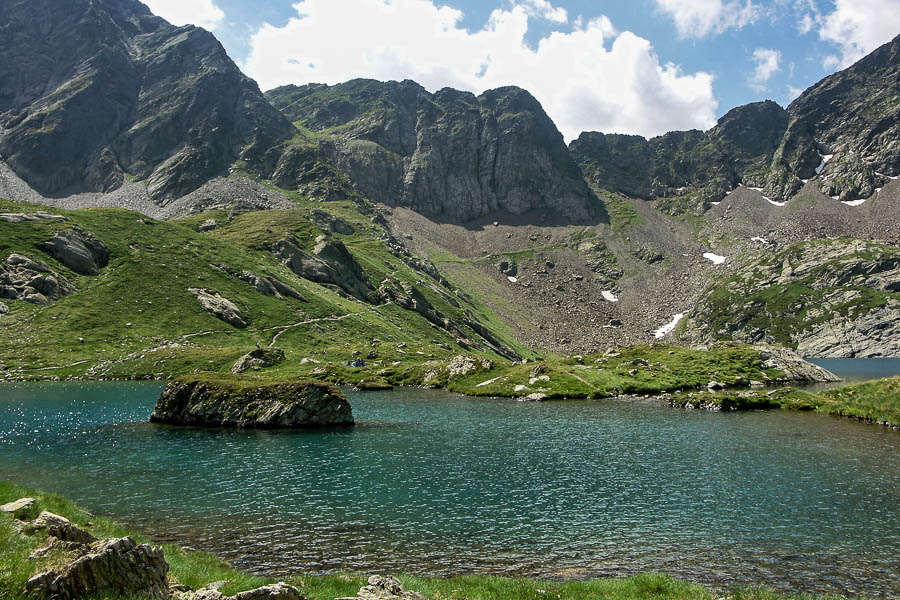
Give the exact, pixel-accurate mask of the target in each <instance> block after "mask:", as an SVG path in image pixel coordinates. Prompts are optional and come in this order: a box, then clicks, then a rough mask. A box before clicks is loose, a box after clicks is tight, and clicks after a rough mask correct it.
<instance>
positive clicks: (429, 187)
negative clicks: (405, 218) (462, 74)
mask: <svg viewBox="0 0 900 600" xmlns="http://www.w3.org/2000/svg"><path fill="white" fill-rule="evenodd" d="M267 97H268V99H269V100H270V101H271V102H272V104H273V105H274V106H275V107H277V108H278V109H280V110H281V111H282V112H283V113H284V114H285V115H286V116H287V117H288V118H289V119H291V120H292V121H295V122H299V123H300V124H302V125H303V126H304V127H306V128H308V129H310V130H312V131H314V132H316V133H317V134H320V136H321V135H323V134H324V138H323V137H320V139H319V141H318V143H317V151H318V152H319V153H320V157H324V159H325V160H327V161H328V162H329V163H331V164H333V165H335V170H338V171H340V172H343V173H346V175H347V176H348V177H349V179H350V180H351V181H352V183H353V185H354V186H355V188H356V189H357V190H358V191H359V192H360V193H361V194H362V195H364V196H366V197H367V198H370V199H372V200H376V201H381V202H384V203H386V204H389V205H392V206H406V207H409V208H412V209H414V210H416V211H418V212H421V213H423V214H425V215H427V216H429V217H433V218H437V219H441V220H450V221H454V222H467V221H471V220H474V219H478V218H481V217H484V216H486V215H488V214H492V213H495V212H504V211H505V212H509V213H512V214H517V215H518V214H522V213H525V212H528V211H531V210H535V209H547V210H551V211H554V212H556V213H557V214H559V215H561V216H562V217H564V218H568V219H572V220H580V221H586V220H592V219H604V218H605V211H604V209H603V206H602V204H601V203H600V202H599V200H597V198H596V197H595V196H594V195H593V193H592V192H591V191H590V190H589V189H588V187H587V185H586V184H585V182H584V180H583V178H582V177H581V174H580V172H579V170H578V167H577V165H576V164H575V163H574V162H573V161H572V158H571V156H570V155H569V153H568V151H567V149H566V146H565V143H564V141H563V137H562V135H561V134H560V133H559V131H558V130H557V129H556V126H555V125H554V124H553V122H552V121H551V120H550V118H549V117H548V116H547V114H546V113H545V112H544V110H543V108H542V107H541V105H540V103H539V102H538V101H537V100H536V99H535V98H534V97H533V96H532V95H531V94H530V93H528V92H527V91H525V90H522V89H521V88H515V87H506V88H499V89H496V90H489V91H487V92H484V93H483V94H481V95H480V96H477V97H476V96H475V95H474V94H472V93H470V92H465V91H459V90H454V89H451V88H444V89H441V90H439V91H437V92H435V93H434V94H431V93H429V92H428V91H427V90H425V89H424V88H422V87H421V86H419V85H418V84H416V83H414V82H411V81H403V82H396V81H390V82H378V81H372V80H364V79H355V80H352V81H349V82H347V83H344V84H339V85H335V86H321V85H307V86H302V87H297V86H285V87H281V88H278V89H275V90H272V91H270V92H268V94H267ZM309 145H310V143H309V141H308V140H304V141H302V142H299V143H298V144H296V145H295V146H294V147H293V148H291V147H289V148H287V149H286V150H285V153H284V154H283V155H282V160H281V161H280V164H279V165H278V166H277V167H276V173H295V172H296V169H292V168H291V166H290V164H287V163H291V162H296V161H301V160H302V161H307V162H308V161H309V160H310V157H309V150H308V148H309ZM299 146H303V147H304V148H306V150H304V151H302V152H301V151H300V149H299ZM286 157H289V158H286ZM281 183H283V184H285V185H287V186H288V187H294V186H300V185H304V183H305V182H304V181H303V180H302V177H300V176H299V174H298V178H297V179H296V180H293V181H292V180H290V179H287V180H285V179H281Z"/></svg>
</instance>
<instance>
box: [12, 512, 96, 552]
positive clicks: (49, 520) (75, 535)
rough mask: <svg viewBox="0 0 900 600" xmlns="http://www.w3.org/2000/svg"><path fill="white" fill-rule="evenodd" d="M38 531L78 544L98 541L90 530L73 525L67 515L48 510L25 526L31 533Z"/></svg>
mask: <svg viewBox="0 0 900 600" xmlns="http://www.w3.org/2000/svg"><path fill="white" fill-rule="evenodd" d="M38 532H46V533H47V535H49V536H52V537H55V538H59V539H60V540H62V541H64V542H74V543H76V544H90V543H93V542H96V541H97V538H95V537H94V536H93V535H91V533H90V532H88V531H85V530H84V529H82V528H81V527H78V526H77V525H73V524H72V523H71V522H70V521H69V520H68V519H66V518H65V517H61V516H59V515H55V514H53V513H51V512H47V511H43V512H41V514H39V515H38V517H37V518H36V519H35V520H34V521H32V522H31V523H29V524H28V525H26V526H25V533H27V534H29V535H32V534H35V533H38Z"/></svg>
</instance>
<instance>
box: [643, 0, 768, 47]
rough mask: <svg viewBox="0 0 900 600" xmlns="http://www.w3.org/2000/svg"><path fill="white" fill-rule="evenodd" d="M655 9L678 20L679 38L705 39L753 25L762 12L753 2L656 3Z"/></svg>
mask: <svg viewBox="0 0 900 600" xmlns="http://www.w3.org/2000/svg"><path fill="white" fill-rule="evenodd" d="M656 6H657V7H658V8H659V10H661V11H662V12H664V13H666V14H668V15H669V16H670V17H672V19H674V20H675V28H676V29H678V35H680V36H681V37H685V38H702V37H706V36H707V35H710V34H714V35H717V34H720V33H722V32H724V31H727V30H728V29H741V28H743V27H744V26H745V25H750V24H751V23H754V22H755V21H756V20H757V19H759V18H760V17H761V16H762V15H763V10H762V8H761V7H760V6H759V5H758V4H754V3H753V0H745V1H744V2H743V3H742V2H741V0H732V1H731V2H723V1H722V0H656Z"/></svg>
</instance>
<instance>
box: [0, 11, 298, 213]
mask: <svg viewBox="0 0 900 600" xmlns="http://www.w3.org/2000/svg"><path fill="white" fill-rule="evenodd" d="M0 23H5V24H6V25H5V26H3V27H2V34H3V35H2V36H0V53H2V55H3V56H4V58H5V60H4V61H3V64H2V65H0V157H2V159H3V160H5V161H6V162H7V163H8V164H9V166H10V167H11V168H12V169H13V170H14V171H15V172H16V173H17V174H18V175H19V176H20V177H22V178H23V179H25V180H26V181H27V182H28V183H29V184H30V185H31V186H32V187H34V188H35V189H36V190H38V191H40V192H41V193H43V194H46V195H60V194H66V193H71V192H74V191H110V190H112V189H115V188H117V187H119V186H121V185H122V183H123V182H124V181H125V179H126V177H127V178H134V179H138V180H146V181H147V182H148V189H149V191H150V194H151V197H153V198H154V199H156V200H158V201H165V200H167V199H170V198H174V197H178V196H180V195H183V194H185V193H187V192H190V191H192V190H193V189H196V187H198V186H199V185H200V184H202V183H203V182H205V181H207V180H208V179H210V178H211V177H213V176H215V175H218V174H221V173H223V172H225V170H226V169H227V167H228V166H229V165H230V164H231V162H233V161H234V160H235V159H237V158H243V159H245V160H247V161H250V162H253V161H254V160H258V159H259V157H260V156H261V154H262V153H263V151H264V150H266V149H268V148H269V147H271V146H272V145H273V144H276V143H278V142H279V141H281V140H283V139H286V138H287V137H290V135H292V133H293V128H292V127H291V125H290V123H289V122H288V121H287V120H286V119H284V117H282V116H281V115H280V114H279V113H278V112H277V111H275V110H274V109H272V107H271V106H269V104H268V103H267V102H266V101H265V99H264V98H263V96H262V94H261V93H260V91H259V89H258V87H257V86H256V84H255V83H254V82H253V81H252V80H250V79H248V78H247V77H245V76H244V75H243V74H241V72H240V71H239V70H238V68H237V66H236V65H234V63H233V62H232V61H231V60H230V59H229V58H228V56H227V54H226V53H225V50H224V48H222V46H221V44H219V42H218V41H217V40H216V39H215V38H214V37H213V36H212V34H210V33H209V32H207V31H204V30H202V29H199V28H196V27H192V26H187V27H174V26H172V25H170V24H168V23H167V22H166V21H164V20H163V19H160V18H158V17H155V16H153V15H152V14H151V13H150V11H149V9H147V7H146V6H144V5H143V4H141V3H140V2H137V1H136V0H27V1H24V0H22V1H12V2H5V3H2V4H0ZM48 39H52V40H53V43H52V44H48V43H47V40H48Z"/></svg>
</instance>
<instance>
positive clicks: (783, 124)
mask: <svg viewBox="0 0 900 600" xmlns="http://www.w3.org/2000/svg"><path fill="white" fill-rule="evenodd" d="M898 115H900V36H898V37H897V38H895V39H894V40H893V41H892V42H890V43H888V44H885V45H884V46H882V47H881V48H879V49H878V50H876V51H875V52H873V53H872V54H870V55H869V56H867V57H865V58H864V59H862V60H860V61H859V62H858V63H856V64H855V65H853V66H851V67H850V68H849V69H846V70H844V71H841V72H839V73H835V74H834V75H831V76H829V77H826V78H825V79H823V80H822V81H820V82H819V83H817V84H816V85H814V86H812V87H811V88H809V89H808V90H806V91H805V92H804V93H803V94H801V95H800V97H798V98H797V99H796V100H795V101H794V102H792V103H791V105H790V106H788V108H787V110H785V109H783V108H781V107H780V106H778V105H777V104H775V103H774V102H772V101H771V100H767V101H765V102H757V103H754V104H748V105H745V106H740V107H738V108H735V109H733V110H731V111H729V112H728V113H727V114H726V115H725V116H723V117H722V118H721V119H720V120H719V122H718V123H717V124H716V126H715V127H713V128H712V129H710V130H709V131H707V132H700V131H696V130H694V131H674V132H670V133H667V134H665V135H663V136H659V137H655V138H653V139H650V140H646V139H644V138H642V137H639V136H624V135H604V134H602V133H597V132H586V133H583V134H581V136H579V138H578V139H577V140H575V141H573V142H572V143H571V144H570V146H569V149H570V151H571V153H572V156H573V157H574V159H575V161H576V162H577V163H578V164H579V165H580V166H581V167H582V170H583V171H584V174H585V177H586V178H587V179H588V181H589V182H590V183H591V184H592V185H594V186H595V187H596V188H600V189H607V190H610V191H615V192H619V193H622V194H626V195H628V196H633V197H638V198H643V199H648V200H649V199H654V198H667V200H666V201H664V202H662V203H661V204H660V206H661V207H662V208H664V209H666V210H667V212H672V213H675V214H677V213H679V212H683V211H685V210H698V211H703V210H706V209H708V208H709V204H710V203H711V202H718V201H720V200H722V198H723V197H724V196H725V194H726V192H728V191H730V190H733V189H734V188H736V187H737V186H738V185H744V186H747V187H754V188H759V189H761V190H762V192H763V193H764V194H765V195H766V196H767V197H769V198H771V199H773V200H775V201H786V200H789V199H790V198H791V197H792V196H793V195H794V194H795V193H797V191H799V190H800V188H801V187H802V186H803V185H804V183H805V182H806V181H808V180H811V179H814V180H815V185H816V186H818V188H819V189H820V190H821V191H822V192H823V193H825V194H826V195H828V196H832V197H835V198H836V199H839V200H855V199H858V198H868V197H869V196H871V195H872V194H873V193H874V192H875V190H876V189H878V188H880V187H881V186H883V185H884V184H885V183H886V182H887V181H888V176H896V175H898V174H900V141H898V140H900V137H898V135H900V118H898Z"/></svg>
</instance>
